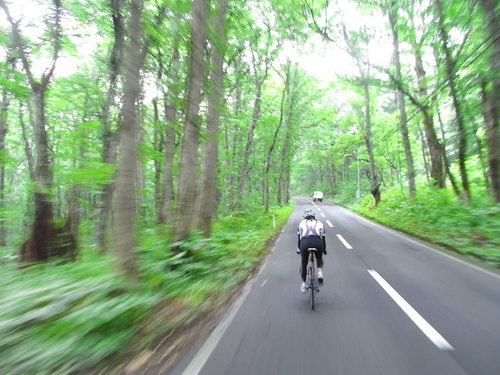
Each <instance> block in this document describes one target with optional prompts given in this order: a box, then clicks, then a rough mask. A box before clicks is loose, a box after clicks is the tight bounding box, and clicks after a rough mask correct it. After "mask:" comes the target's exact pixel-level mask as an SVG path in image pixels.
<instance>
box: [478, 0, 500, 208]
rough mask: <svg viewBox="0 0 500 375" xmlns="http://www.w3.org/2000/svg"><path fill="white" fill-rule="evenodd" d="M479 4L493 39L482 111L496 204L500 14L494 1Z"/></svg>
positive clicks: (499, 187) (499, 188) (499, 186)
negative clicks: (488, 84)
mask: <svg viewBox="0 0 500 375" xmlns="http://www.w3.org/2000/svg"><path fill="white" fill-rule="evenodd" d="M479 4H480V6H481V7H482V10H483V15H484V18H485V20H486V24H487V30H488V33H489V38H492V39H493V46H492V51H491V54H490V72H491V74H492V77H491V87H490V88H486V87H484V88H483V103H484V104H483V108H484V109H483V111H484V117H485V123H486V132H487V141H488V163H489V172H490V179H491V186H492V191H491V195H492V197H493V199H494V200H495V201H496V202H500V125H499V122H500V37H499V36H498V33H499V26H498V25H500V13H499V11H498V2H497V1H495V0H479ZM489 38H488V39H489ZM485 86H486V85H485Z"/></svg>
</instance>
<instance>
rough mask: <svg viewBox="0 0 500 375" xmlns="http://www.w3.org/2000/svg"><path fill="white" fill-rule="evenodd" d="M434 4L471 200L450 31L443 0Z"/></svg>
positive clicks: (464, 193) (462, 171) (461, 164)
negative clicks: (446, 23) (448, 30)
mask: <svg viewBox="0 0 500 375" xmlns="http://www.w3.org/2000/svg"><path fill="white" fill-rule="evenodd" d="M434 6H435V7H436V10H437V21H438V22H437V23H438V31H439V36H440V39H441V44H442V47H443V51H444V56H445V67H446V77H447V81H448V87H449V89H450V94H451V99H452V103H453V109H454V112H455V121H456V125H457V129H458V166H459V169H460V177H461V179H462V196H463V198H464V199H465V200H467V201H469V200H470V198H471V194H470V188H469V178H468V175H467V167H466V160H465V159H466V156H467V138H466V130H465V122H464V118H463V113H462V110H461V108H460V100H459V98H458V91H457V87H456V82H455V65H456V64H455V60H454V58H453V56H452V55H451V51H450V48H449V47H448V32H447V31H446V29H445V26H444V15H443V4H442V2H441V0H434Z"/></svg>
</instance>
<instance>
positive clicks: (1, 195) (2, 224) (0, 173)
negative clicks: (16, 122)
mask: <svg viewBox="0 0 500 375" xmlns="http://www.w3.org/2000/svg"><path fill="white" fill-rule="evenodd" d="M9 106H10V98H9V95H8V93H7V91H3V93H2V101H1V102H0V209H2V212H1V213H0V246H6V245H7V227H6V222H7V220H6V218H5V216H4V215H5V214H4V212H5V211H4V207H5V156H6V155H5V153H6V149H5V137H6V136H7V130H8V123H7V119H8V117H7V114H8V109H9Z"/></svg>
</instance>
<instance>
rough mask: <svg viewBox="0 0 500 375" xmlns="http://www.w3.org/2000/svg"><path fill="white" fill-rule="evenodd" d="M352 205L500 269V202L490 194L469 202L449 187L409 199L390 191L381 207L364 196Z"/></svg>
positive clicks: (437, 243)
mask: <svg viewBox="0 0 500 375" xmlns="http://www.w3.org/2000/svg"><path fill="white" fill-rule="evenodd" d="M351 208H352V209H353V210H355V211H357V212H359V213H361V214H363V215H364V216H367V217H369V218H371V219H374V220H376V221H378V222H380V223H383V224H385V225H387V226H389V227H392V228H395V229H398V230H401V231H403V232H406V233H409V234H412V235H414V236H416V237H419V238H422V239H424V240H426V241H428V242H431V243H434V244H436V245H438V246H441V247H443V248H445V249H447V250H452V251H454V252H456V253H459V254H462V255H464V256H467V257H469V258H473V259H475V260H479V261H481V262H484V263H486V264H488V265H490V266H492V267H496V268H500V204H495V203H493V202H492V201H491V200H490V199H489V198H487V197H479V196H478V197H475V199H474V200H473V201H472V202H470V203H467V202H465V201H463V200H461V199H458V198H456V197H455V196H454V195H453V193H452V192H450V191H447V190H438V189H428V190H425V191H424V190H422V189H421V190H419V193H418V195H417V197H416V198H414V199H412V200H408V199H407V198H405V197H403V196H402V195H401V194H400V193H399V192H398V191H397V190H393V191H389V192H387V193H386V194H385V195H384V197H383V201H382V202H381V203H380V204H379V206H378V207H373V199H372V198H371V197H364V198H363V199H362V200H361V202H360V203H358V204H354V205H352V206H351Z"/></svg>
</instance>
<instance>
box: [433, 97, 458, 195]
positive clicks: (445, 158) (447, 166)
mask: <svg viewBox="0 0 500 375" xmlns="http://www.w3.org/2000/svg"><path fill="white" fill-rule="evenodd" d="M437 115H438V120H439V127H440V128H441V138H442V139H443V145H442V147H443V161H444V167H445V170H446V174H447V175H448V178H449V179H450V183H451V186H452V188H453V192H454V193H455V195H456V196H457V197H459V196H460V189H459V187H458V185H457V181H456V180H455V176H454V175H453V173H451V168H450V161H449V160H448V156H447V154H446V141H445V140H446V134H445V132H444V125H443V121H442V120H441V112H440V111H439V106H438V108H437Z"/></svg>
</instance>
